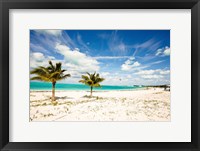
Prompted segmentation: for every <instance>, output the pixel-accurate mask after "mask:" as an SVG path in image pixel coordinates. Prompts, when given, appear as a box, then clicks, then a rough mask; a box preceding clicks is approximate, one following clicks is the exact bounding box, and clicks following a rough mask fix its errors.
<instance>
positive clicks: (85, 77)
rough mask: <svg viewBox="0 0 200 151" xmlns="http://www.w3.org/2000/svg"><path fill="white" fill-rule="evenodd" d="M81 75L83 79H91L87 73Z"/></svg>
mask: <svg viewBox="0 0 200 151" xmlns="http://www.w3.org/2000/svg"><path fill="white" fill-rule="evenodd" d="M81 77H82V79H84V80H89V77H88V76H86V75H82V76H81Z"/></svg>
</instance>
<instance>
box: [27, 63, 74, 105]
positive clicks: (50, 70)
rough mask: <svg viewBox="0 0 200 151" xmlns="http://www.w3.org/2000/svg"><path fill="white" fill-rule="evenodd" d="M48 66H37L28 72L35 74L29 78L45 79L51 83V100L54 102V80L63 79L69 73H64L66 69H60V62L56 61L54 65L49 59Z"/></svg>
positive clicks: (68, 75)
mask: <svg viewBox="0 0 200 151" xmlns="http://www.w3.org/2000/svg"><path fill="white" fill-rule="evenodd" d="M49 65H50V66H48V67H43V66H39V67H37V68H35V69H33V70H32V71H31V72H30V73H31V74H36V75H37V76H35V77H32V78H31V80H39V81H45V82H51V83H52V98H51V100H52V102H55V85H56V82H57V81H59V80H63V79H65V78H67V77H70V76H71V75H70V74H64V72H65V71H66V70H62V68H61V67H62V63H60V62H59V63H56V66H54V65H53V64H52V62H51V61H49Z"/></svg>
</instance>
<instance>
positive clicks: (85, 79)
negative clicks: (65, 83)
mask: <svg viewBox="0 0 200 151" xmlns="http://www.w3.org/2000/svg"><path fill="white" fill-rule="evenodd" d="M104 80H105V79H104V78H100V77H99V74H98V73H97V74H96V72H95V73H94V74H90V73H88V72H87V75H82V80H80V81H79V82H81V83H84V84H85V85H88V86H90V97H92V90H93V87H100V86H101V85H100V84H99V83H100V82H102V81H104Z"/></svg>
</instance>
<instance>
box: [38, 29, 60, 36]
mask: <svg viewBox="0 0 200 151" xmlns="http://www.w3.org/2000/svg"><path fill="white" fill-rule="evenodd" d="M35 31H36V32H37V33H40V34H48V35H53V36H61V35H62V30H58V29H52V30H46V29H38V30H35Z"/></svg>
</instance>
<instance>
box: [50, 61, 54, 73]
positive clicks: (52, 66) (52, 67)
mask: <svg viewBox="0 0 200 151" xmlns="http://www.w3.org/2000/svg"><path fill="white" fill-rule="evenodd" d="M49 64H50V66H51V69H52V71H55V67H54V65H53V64H52V62H51V61H49Z"/></svg>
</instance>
